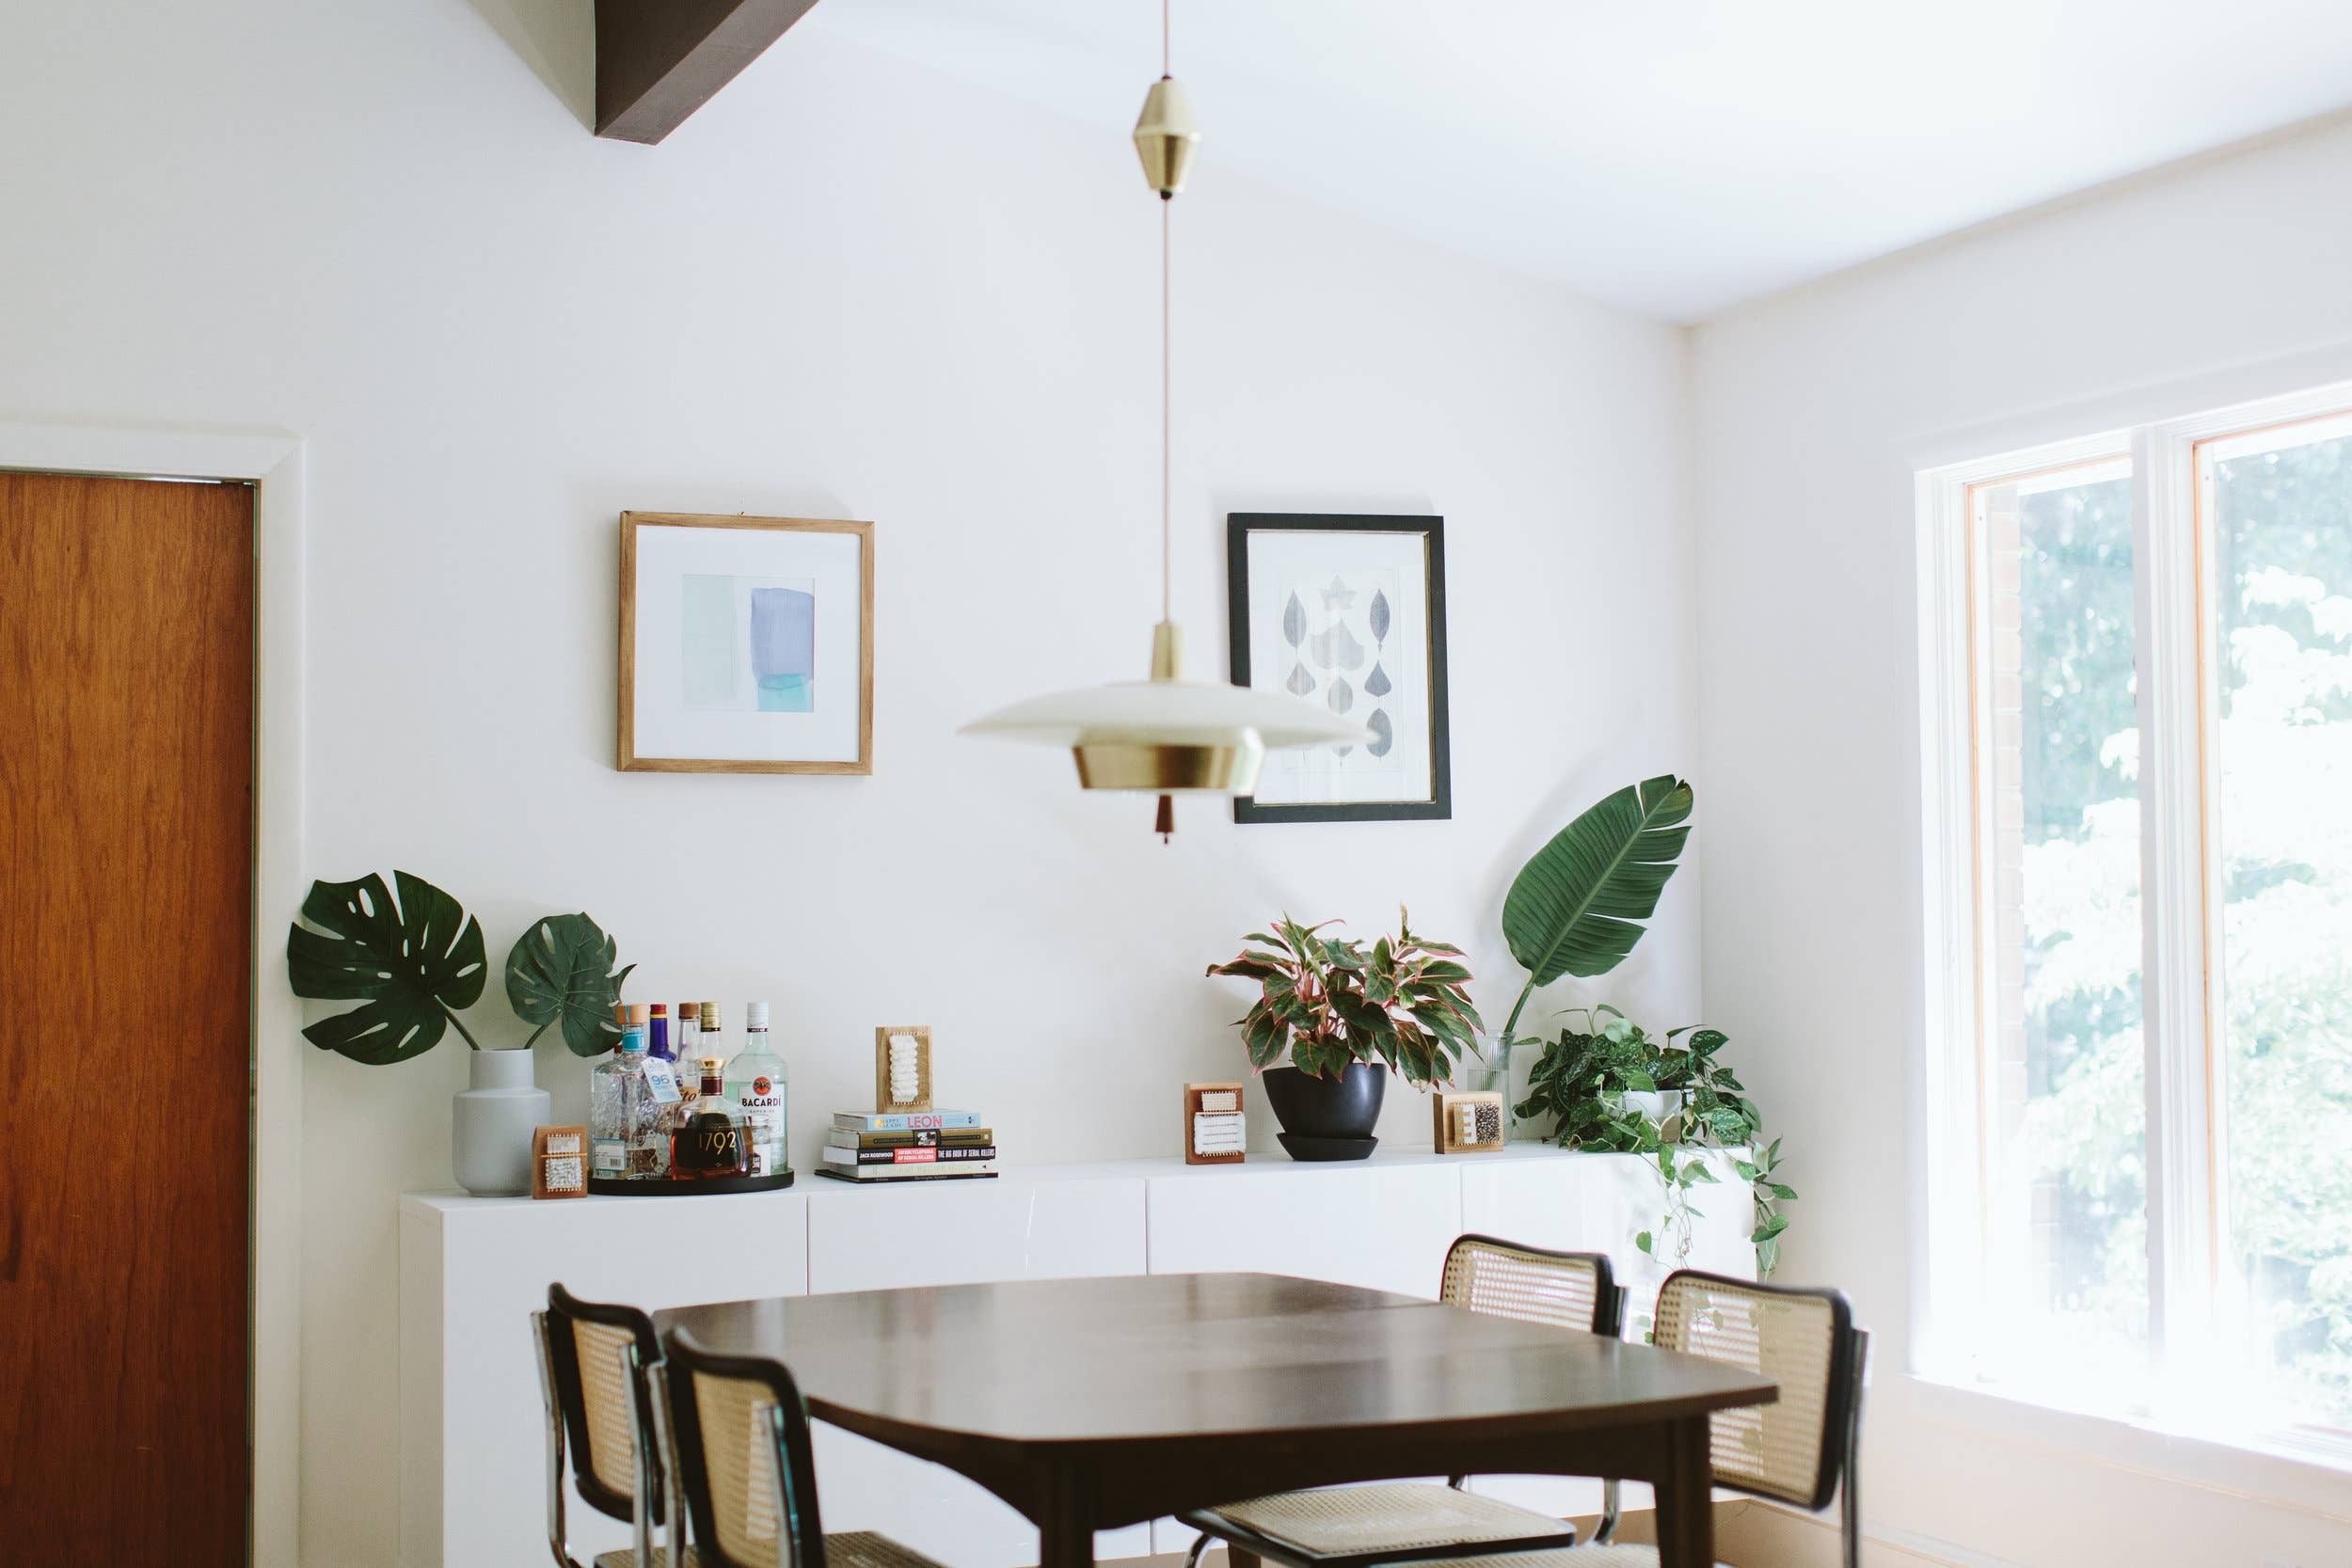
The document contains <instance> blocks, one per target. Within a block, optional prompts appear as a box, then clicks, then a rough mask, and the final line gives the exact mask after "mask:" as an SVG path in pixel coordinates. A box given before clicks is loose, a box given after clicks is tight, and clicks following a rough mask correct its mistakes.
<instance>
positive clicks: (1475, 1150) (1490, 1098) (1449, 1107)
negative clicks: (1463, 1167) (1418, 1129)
mask: <svg viewBox="0 0 2352 1568" xmlns="http://www.w3.org/2000/svg"><path fill="white" fill-rule="evenodd" d="M1429 1104H1430V1108H1431V1111H1432V1113H1433V1115H1434V1116H1435V1117H1436V1118H1437V1121H1436V1126H1435V1133H1436V1135H1435V1137H1434V1138H1433V1139H1432V1140H1431V1141H1432V1142H1433V1143H1434V1145H1435V1146H1436V1148H1437V1150H1438V1153H1440V1154H1498V1153H1501V1152H1502V1137H1503V1129H1504V1128H1505V1127H1507V1126H1508V1125H1509V1117H1508V1114H1507V1113H1506V1112H1505V1110H1504V1108H1503V1104H1502V1095H1500V1094H1495V1093H1490V1092H1488V1091H1486V1090H1485V1089H1462V1090H1454V1089H1440V1090H1438V1092H1437V1093H1436V1094H1433V1095H1431V1096H1430V1097H1429ZM1464 1106H1469V1107H1470V1108H1471V1115H1472V1116H1473V1117H1477V1118H1478V1119H1479V1120H1481V1121H1485V1120H1486V1119H1488V1118H1487V1117H1486V1116H1485V1114H1484V1112H1483V1111H1482V1110H1481V1109H1480V1107H1484V1106H1492V1107H1494V1116H1493V1117H1492V1122H1493V1135H1492V1136H1490V1137H1470V1138H1465V1137H1463V1136H1462V1108H1463V1107H1464Z"/></svg>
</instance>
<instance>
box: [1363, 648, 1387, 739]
mask: <svg viewBox="0 0 2352 1568" xmlns="http://www.w3.org/2000/svg"><path fill="white" fill-rule="evenodd" d="M1391 689H1392V688H1391V685H1390V682H1389V673H1388V672H1387V671H1386V670H1383V669H1381V668H1380V666H1379V665H1378V664H1375V665H1374V666H1373V667H1372V673H1371V674H1369V675H1366V676H1365V677H1364V690H1365V692H1366V693H1367V694H1369V695H1371V696H1375V697H1385V696H1387V695H1388V694H1389V692H1390V691H1391ZM1378 754H1379V753H1378V752H1375V753H1374V755H1375V756H1376V755H1378Z"/></svg>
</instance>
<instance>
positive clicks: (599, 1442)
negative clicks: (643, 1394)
mask: <svg viewBox="0 0 2352 1568" xmlns="http://www.w3.org/2000/svg"><path fill="white" fill-rule="evenodd" d="M571 1330H572V1354H574V1355H575V1356H577V1357H578V1358H579V1365H580V1414H581V1415H582V1416H583V1417H585V1418H586V1425H587V1435H588V1444H587V1451H586V1452H584V1453H583V1454H581V1455H580V1458H581V1460H582V1461H583V1462H584V1463H585V1464H586V1465H587V1468H588V1472H589V1474H591V1475H593V1476H595V1477H596V1480H597V1481H600V1482H601V1483H603V1484H604V1485H606V1486H608V1487H611V1488H612V1490H613V1491H615V1492H618V1493H621V1494H622V1495H623V1496H627V1495H628V1491H629V1489H630V1488H631V1487H632V1486H633V1485H634V1484H635V1478H634V1472H635V1470H636V1466H637V1415H636V1402H635V1400H634V1399H633V1398H632V1397H631V1396H630V1393H629V1386H628V1383H629V1378H628V1353H629V1347H630V1345H631V1344H632V1343H633V1342H634V1337H633V1336H631V1335H630V1333H629V1331H628V1329H626V1328H616V1327H614V1326H613V1325H612V1324H610V1323H589V1322H588V1321H587V1320H585V1319H583V1318H574V1319H572V1320H571Z"/></svg>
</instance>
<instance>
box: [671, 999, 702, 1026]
mask: <svg viewBox="0 0 2352 1568" xmlns="http://www.w3.org/2000/svg"><path fill="white" fill-rule="evenodd" d="M677 1016H678V1022H681V1023H691V1022H694V1021H695V1020H697V1019H699V1018H701V1017H702V1016H703V1005H702V1004H701V1003H699V1002H681V1003H679V1004H678V1005H677Z"/></svg>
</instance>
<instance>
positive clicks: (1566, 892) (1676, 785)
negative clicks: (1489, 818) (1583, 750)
mask: <svg viewBox="0 0 2352 1568" xmlns="http://www.w3.org/2000/svg"><path fill="white" fill-rule="evenodd" d="M1691 800H1692V797H1691V785H1690V784H1689V783H1688V782H1686V781H1684V780H1682V779H1677V778H1676V777H1675V776H1674V775H1673V774H1671V773H1667V774H1661V775H1660V776H1659V777H1657V778H1654V779H1645V780H1643V781H1642V782H1641V783H1640V784H1628V785H1626V786H1625V787H1624V788H1623V789H1620V790H1618V791H1616V792H1615V793H1613V794H1612V795H1609V796H1606V797H1604V798H1603V799H1601V800H1598V801H1597V802H1595V803H1594V804H1593V805H1592V807H1590V808H1589V809H1588V810H1586V811H1585V812H1584V813H1583V814H1582V815H1581V816H1579V817H1577V819H1576V820H1575V821H1573V822H1571V823H1569V824H1568V825H1567V826H1566V827H1565V828H1563V829H1561V830H1560V831H1559V832H1556V833H1554V834H1553V835H1552V836H1551V838H1550V839H1549V842H1547V843H1546V844H1545V845H1544V847H1542V848H1540V849H1538V850H1536V851H1535V853H1534V855H1533V856H1532V857H1531V858H1530V859H1529V860H1528V863H1526V864H1525V865H1524V866H1522V867H1520V869H1519V874H1518V876H1517V877H1516V878H1514V879H1512V882H1511V891H1510V892H1509V893H1508V894H1507V895H1504V897H1503V900H1502V938H1503V941H1504V942H1508V943H1509V944H1510V947H1511V957H1513V958H1517V959H1518V962H1519V966H1520V967H1521V968H1522V969H1525V970H1526V971H1527V983H1526V984H1525V985H1523V986H1521V987H1520V988H1519V994H1518V1000H1517V1001H1515V1002H1513V1003H1512V1004H1511V1015H1510V1017H1508V1018H1506V1019H1504V1020H1503V1022H1502V1049H1501V1051H1500V1052H1498V1053H1497V1056H1498V1058H1499V1059H1498V1062H1497V1064H1496V1071H1497V1074H1498V1076H1500V1077H1501V1079H1502V1085H1501V1086H1502V1091H1503V1093H1504V1095H1505V1096H1506V1097H1507V1096H1508V1095H1509V1094H1510V1093H1511V1050H1512V1047H1513V1046H1514V1045H1515V1044H1516V1043H1517V1041H1518V1026H1519V1014H1520V1012H1521V1011H1523V1010H1524V1009H1525V1008H1526V1006H1527V1003H1528V998H1530V997H1531V996H1533V995H1534V993H1535V988H1536V987H1538V986H1548V985H1550V984H1551V983H1552V982H1553V981H1554V980H1557V979H1559V978H1560V977H1561V976H1562V975H1564V974H1574V975H1579V976H1584V977H1589V976H1592V975H1596V974H1608V973H1609V972H1610V971H1611V970H1613V969H1614V968H1616V967H1617V965H1618V964H1619V963H1621V962H1623V961H1624V959H1625V956H1626V955H1627V954H1629V953H1630V952H1632V951H1633V944H1634V943H1635V942H1639V941H1641V940H1642V933H1643V931H1644V930H1645V929H1646V927H1643V926H1640V925H1638V924H1636V922H1639V921H1644V920H1647V919H1648V918H1649V917H1650V916H1651V915H1652V914H1654V913H1656V912H1657V911H1658V896H1659V895H1660V894H1661V893H1663V892H1664V891H1665V889H1666V883H1667V881H1668V879H1671V878H1672V877H1673V876H1674V874H1675V863H1676V861H1677V860H1678V859H1679V858H1680V856H1681V854H1682V847H1683V845H1684V844H1685V843H1686V842H1687V841H1688V840H1689V838H1690V835H1691V830H1690V827H1689V826H1688V824H1689V822H1690V818H1691Z"/></svg>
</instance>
